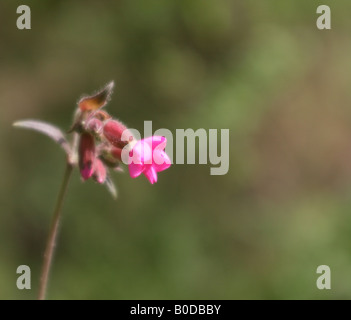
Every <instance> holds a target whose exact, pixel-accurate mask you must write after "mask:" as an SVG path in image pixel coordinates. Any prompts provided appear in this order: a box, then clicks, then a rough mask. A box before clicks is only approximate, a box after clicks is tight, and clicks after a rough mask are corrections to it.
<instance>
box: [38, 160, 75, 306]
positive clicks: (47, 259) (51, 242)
mask: <svg viewBox="0 0 351 320" xmlns="http://www.w3.org/2000/svg"><path fill="white" fill-rule="evenodd" d="M72 169H73V165H72V163H71V162H70V161H67V164H66V169H65V174H64V177H63V181H62V185H61V189H60V193H59V195H58V198H57V202H56V206H55V211H54V216H53V218H52V222H51V227H50V232H49V236H48V240H47V243H46V249H45V253H44V261H43V268H42V272H41V277H40V285H39V295H38V300H44V299H45V296H46V288H47V285H48V279H49V273H50V268H51V263H52V258H53V254H54V251H55V243H56V237H57V233H58V227H59V223H60V217H61V209H62V205H63V201H64V198H65V194H66V191H67V186H68V183H69V180H70V177H71V175H72Z"/></svg>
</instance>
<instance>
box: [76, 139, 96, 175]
mask: <svg viewBox="0 0 351 320" xmlns="http://www.w3.org/2000/svg"><path fill="white" fill-rule="evenodd" d="M78 155H79V168H80V174H81V176H82V178H83V180H87V179H89V178H90V177H91V176H92V175H93V173H94V163H95V158H96V155H95V140H94V137H93V136H92V135H91V134H89V133H83V134H82V135H81V136H80V140H79V151H78Z"/></svg>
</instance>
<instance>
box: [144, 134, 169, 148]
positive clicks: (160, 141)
mask: <svg viewBox="0 0 351 320" xmlns="http://www.w3.org/2000/svg"><path fill="white" fill-rule="evenodd" d="M143 141H145V143H147V144H148V145H149V146H150V147H151V149H152V150H154V149H155V148H158V149H161V150H163V149H164V148H165V147H166V144H167V139H166V138H165V137H162V136H152V137H148V138H145V139H143Z"/></svg>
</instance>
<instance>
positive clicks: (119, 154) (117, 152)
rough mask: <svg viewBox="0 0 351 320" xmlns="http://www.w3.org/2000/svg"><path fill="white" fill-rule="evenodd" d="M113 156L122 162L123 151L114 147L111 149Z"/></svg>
mask: <svg viewBox="0 0 351 320" xmlns="http://www.w3.org/2000/svg"><path fill="white" fill-rule="evenodd" d="M111 155H112V156H113V157H114V158H115V159H117V160H119V161H122V149H121V148H116V147H112V148H111Z"/></svg>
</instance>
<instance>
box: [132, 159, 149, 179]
mask: <svg viewBox="0 0 351 320" xmlns="http://www.w3.org/2000/svg"><path fill="white" fill-rule="evenodd" d="M128 169H129V174H130V176H131V177H132V178H136V177H139V176H140V175H141V174H142V172H143V171H144V170H145V167H144V166H143V165H142V164H136V163H133V162H132V163H131V164H129V166H128Z"/></svg>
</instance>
